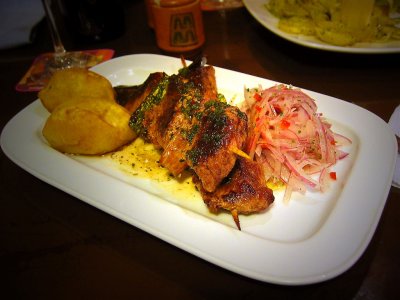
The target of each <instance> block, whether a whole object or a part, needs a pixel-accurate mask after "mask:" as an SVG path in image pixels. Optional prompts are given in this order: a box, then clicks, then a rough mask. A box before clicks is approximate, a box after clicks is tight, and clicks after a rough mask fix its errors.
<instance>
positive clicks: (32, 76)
mask: <svg viewBox="0 0 400 300" xmlns="http://www.w3.org/2000/svg"><path fill="white" fill-rule="evenodd" d="M82 52H84V53H87V54H89V55H90V59H89V61H88V62H87V68H91V67H93V66H95V65H97V64H99V63H101V62H103V61H106V60H109V59H111V58H112V57H113V56H114V50H111V49H96V50H83V51H82ZM51 55H52V53H44V54H41V55H40V56H38V57H37V58H35V60H34V61H33V63H32V65H31V67H30V68H29V70H28V72H26V74H25V75H24V77H22V79H21V80H20V81H19V82H18V84H17V85H16V86H15V89H16V90H17V91H18V92H37V91H40V90H41V89H42V88H43V87H44V86H45V85H46V84H47V82H48V81H49V79H50V77H51V75H52V74H51V72H50V71H49V70H48V69H47V68H46V67H45V66H46V62H47V61H48V60H49V57H51Z"/></svg>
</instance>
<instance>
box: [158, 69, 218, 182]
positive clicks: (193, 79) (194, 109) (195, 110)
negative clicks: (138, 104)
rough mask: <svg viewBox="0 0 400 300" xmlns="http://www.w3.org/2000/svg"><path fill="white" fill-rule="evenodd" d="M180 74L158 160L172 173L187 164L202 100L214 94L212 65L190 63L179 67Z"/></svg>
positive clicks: (215, 96)
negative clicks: (200, 65) (176, 100)
mask: <svg viewBox="0 0 400 300" xmlns="http://www.w3.org/2000/svg"><path fill="white" fill-rule="evenodd" d="M180 75H181V76H182V77H181V78H182V81H181V82H180V85H179V87H178V88H179V90H180V94H181V97H180V99H179V101H178V102H177V105H176V106H175V108H174V112H173V117H172V120H171V122H170V123H169V125H168V128H167V130H166V132H165V136H164V139H165V141H164V145H165V147H164V152H163V153H162V155H161V160H160V163H161V164H162V165H163V166H164V167H166V168H167V169H168V170H169V171H170V172H171V173H172V174H173V175H174V176H178V175H179V174H180V173H182V172H183V171H184V170H185V169H186V168H187V167H188V163H187V159H186V154H187V151H188V150H189V149H190V148H191V147H192V143H193V141H194V140H195V137H196V135H197V133H198V130H199V128H200V122H201V118H202V113H203V110H204V104H205V103H207V102H208V101H210V100H216V99H217V98H218V94H217V84H216V81H215V70H214V68H213V67H212V66H205V67H198V68H194V67H193V64H192V65H190V66H189V67H188V68H184V69H182V71H181V72H180Z"/></svg>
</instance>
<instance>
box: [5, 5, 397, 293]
mask: <svg viewBox="0 0 400 300" xmlns="http://www.w3.org/2000/svg"><path fill="white" fill-rule="evenodd" d="M123 5H124V12H125V32H124V34H123V35H122V36H120V37H117V38H115V39H113V40H108V41H104V42H99V43H97V44H82V43H77V42H76V41H75V40H74V39H73V38H71V37H68V36H66V37H64V39H65V44H66V48H68V49H70V50H78V49H84V48H85V49H90V48H93V49H96V48H112V49H114V50H115V56H122V55H127V54H134V53H158V54H163V52H162V51H161V50H159V49H158V48H157V46H156V44H155V37H154V32H153V31H152V30H151V29H150V28H149V27H148V26H147V22H146V13H145V5H144V1H124V2H123ZM204 22H205V33H206V39H207V41H206V44H205V45H204V47H203V51H204V53H206V54H207V55H208V62H209V63H210V64H212V65H215V66H218V67H224V68H228V69H232V70H236V71H240V72H244V73H248V74H252V75H256V76H260V77H264V78H268V79H272V80H276V81H280V82H284V83H289V84H293V85H295V86H299V87H303V88H305V89H310V90H314V91H316V92H320V93H323V94H327V95H331V96H334V97H337V98H340V99H343V100H346V101H351V102H354V103H355V104H357V105H359V106H361V107H364V108H366V109H368V110H370V111H372V112H373V113H375V114H376V115H378V116H379V117H381V118H382V119H383V120H385V121H388V120H389V117H390V115H391V113H392V112H393V110H394V109H395V107H396V106H397V105H398V104H399V103H400V97H399V92H398V87H399V82H400V72H399V70H400V56H399V54H391V55H353V54H342V53H331V52H324V51H319V50H314V49H309V48H305V47H301V46H297V45H295V44H292V43H289V42H287V41H285V40H283V39H281V38H279V37H277V36H275V35H273V34H272V33H270V32H269V31H268V30H266V29H265V28H263V27H262V26H261V25H259V24H258V23H257V22H256V21H255V20H254V19H253V18H252V17H251V16H250V14H249V13H248V12H247V10H246V9H245V8H241V9H235V10H232V11H221V12H205V13H204ZM51 50H52V47H51V42H50V38H49V34H48V31H47V27H46V25H45V23H43V24H41V25H40V26H39V27H38V32H37V37H36V40H35V42H34V43H33V44H31V45H26V46H21V47H17V48H14V49H8V50H1V51H0V64H1V67H0V74H1V75H0V76H1V77H0V78H1V80H0V85H1V89H0V91H1V113H0V116H1V128H3V127H4V126H5V124H6V123H7V122H8V121H9V120H10V119H11V118H12V117H13V116H14V115H15V114H17V113H18V112H19V111H20V110H21V109H22V108H24V107H25V106H26V105H28V104H29V103H31V102H32V101H34V100H36V98H37V96H36V94H35V93H18V92H16V91H15V89H14V87H15V85H16V83H17V82H18V81H19V80H20V78H21V77H22V76H23V75H24V73H25V72H26V70H27V69H28V67H29V66H30V64H31V63H32V60H33V59H34V58H35V57H36V56H37V55H39V54H40V53H42V52H48V51H51ZM371 138H373V136H371ZM381 146H382V147H385V145H381ZM0 158H1V183H0V195H1V208H0V273H1V275H2V279H1V281H0V282H1V286H2V288H1V293H2V294H4V293H6V292H7V294H8V295H10V297H11V298H7V297H6V298H3V299H111V298H112V299H121V298H131V299H137V298H145V299H160V298H168V299H169V298H171V299H262V298H264V299H291V298H299V299H395V298H397V297H396V296H398V291H399V286H398V284H399V282H400V237H399V234H398V232H399V229H400V190H399V189H396V188H393V187H392V188H391V190H390V193H389V196H388V199H387V202H386V207H385V209H384V212H383V215H382V218H381V220H380V222H379V225H378V228H377V230H376V232H375V235H374V237H373V239H372V241H371V243H370V244H369V246H368V248H367V249H366V251H365V253H364V254H363V255H362V256H361V258H360V259H359V260H358V261H357V263H356V264H355V265H354V266H353V267H351V268H350V269H349V270H348V271H346V272H345V273H343V274H342V275H340V276H338V277H336V278H334V279H331V280H328V281H326V282H322V283H318V284H313V285H307V286H296V287H288V286H279V285H274V284H268V283H264V282H259V281H256V280H252V279H248V278H246V277H242V276H240V275H237V274H235V273H232V272H230V271H226V270H224V269H222V268H219V267H217V266H215V265H213V264H211V263H208V262H206V261H203V260H202V259H199V258H197V257H195V256H193V255H191V254H188V253H186V252H184V251H182V250H180V249H178V248H176V247H174V246H171V245H169V244H167V243H166V242H163V241H161V240H159V239H157V238H155V237H153V236H151V235H150V234H147V233H145V232H143V231H141V230H139V229H137V228H135V227H133V226H131V225H129V224H126V223H124V222H123V221H120V220H118V219H116V218H114V217H112V216H110V215H108V214H106V213H103V212H102V211H100V210H98V209H96V208H93V207H92V206H89V205H87V204H85V203H84V202H82V201H80V200H78V199H76V198H74V197H72V196H70V195H68V194H66V193H64V192H62V191H60V190H58V189H56V188H54V187H52V186H50V185H48V184H46V183H44V182H42V181H40V180H39V179H37V178H35V177H33V176H32V175H30V174H28V173H27V172H26V171H24V170H22V169H21V168H20V167H18V166H16V165H15V164H14V163H12V162H11V161H10V160H9V159H8V158H7V157H6V156H5V155H4V153H3V152H0ZM376 159H379V157H377V158H376ZM371 172H373V170H371ZM360 197H362V195H360ZM354 214H355V215H354V217H355V218H357V212H354ZM249 255H250V254H249Z"/></svg>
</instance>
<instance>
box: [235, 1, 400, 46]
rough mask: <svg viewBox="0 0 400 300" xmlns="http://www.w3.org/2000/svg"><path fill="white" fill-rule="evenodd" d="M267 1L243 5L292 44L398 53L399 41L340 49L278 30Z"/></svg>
mask: <svg viewBox="0 0 400 300" xmlns="http://www.w3.org/2000/svg"><path fill="white" fill-rule="evenodd" d="M268 1H269V0H243V3H244V5H245V7H246V8H247V10H248V11H249V12H250V14H251V15H252V16H253V17H254V18H255V19H256V20H257V21H258V22H260V23H261V24H262V25H263V26H264V27H265V28H267V29H268V30H270V31H271V32H273V33H275V34H276V35H278V36H280V37H282V38H284V39H286V40H288V41H291V42H293V43H296V44H299V45H302V46H306V47H310V48H316V49H321V50H328V51H335V52H347V53H397V52H400V41H393V42H387V43H358V44H355V45H354V46H349V47H341V46H334V45H330V44H327V43H324V42H322V41H320V40H318V39H317V38H315V37H310V36H304V35H297V34H290V33H287V32H284V31H282V30H280V29H279V28H278V26H277V24H278V21H279V20H278V18H276V17H275V16H274V15H272V14H271V13H270V12H269V11H268V10H267V9H266V8H265V7H264V5H265V4H266V3H268Z"/></svg>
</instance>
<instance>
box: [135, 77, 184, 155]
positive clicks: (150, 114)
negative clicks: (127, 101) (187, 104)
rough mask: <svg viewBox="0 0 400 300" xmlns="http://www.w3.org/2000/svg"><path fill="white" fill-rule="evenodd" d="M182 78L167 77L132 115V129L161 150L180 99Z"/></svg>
mask: <svg viewBox="0 0 400 300" xmlns="http://www.w3.org/2000/svg"><path fill="white" fill-rule="evenodd" d="M179 81H180V78H179V76H177V75H173V76H169V77H168V76H166V77H164V78H162V79H161V81H160V82H159V84H158V85H157V86H156V87H155V88H154V89H153V90H152V91H151V92H150V94H149V95H147V97H146V98H145V99H144V101H143V102H142V103H141V104H140V106H139V107H138V108H137V109H136V110H135V111H134V112H133V113H132V115H131V119H130V122H129V125H130V127H131V128H132V129H133V130H134V131H135V132H136V133H137V134H138V135H140V136H141V137H143V138H144V139H145V140H146V141H147V142H150V143H152V144H154V145H156V146H158V147H160V148H163V146H164V135H165V130H166V128H167V125H168V124H169V122H170V120H171V118H172V115H173V111H174V107H175V105H176V102H177V101H178V100H179V98H180V94H179V90H178V88H177V86H178V84H179Z"/></svg>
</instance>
